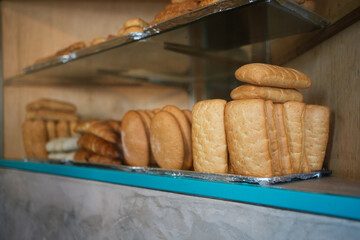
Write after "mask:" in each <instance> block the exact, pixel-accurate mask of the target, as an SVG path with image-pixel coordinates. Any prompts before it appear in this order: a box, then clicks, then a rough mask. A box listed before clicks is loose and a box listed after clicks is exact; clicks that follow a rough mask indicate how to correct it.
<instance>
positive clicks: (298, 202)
mask: <svg viewBox="0 0 360 240" xmlns="http://www.w3.org/2000/svg"><path fill="white" fill-rule="evenodd" d="M0 167H5V168H14V169H20V170H26V171H33V172H39V173H46V174H54V175H60V176H67V177H74V178H81V179H88V180H94V181H101V182H108V183H116V184H122V185H128V186H134V187H142V188H149V189H155V190H162V191H169V192H175V193H183V194H191V195H196V196H203V197H211V198H218V199H224V200H231V201H239V202H245V203H251V204H259V205H264V206H271V207H277V208H284V209H289V210H295V211H302V212H309V213H316V214H321V215H328V216H334V217H341V218H347V219H352V220H358V221H360V198H358V197H348V196H340V195H330V194H319V193H310V192H300V191H292V190H287V189H278V188H271V187H264V186H259V185H250V184H228V183H219V182H207V181H201V180H194V179H185V178H174V177H170V176H157V175H149V174H139V173H128V172H122V171H118V170H108V169H100V168H91V167H81V166H71V165H57V164H48V163H34V162H21V161H12V160H3V159H1V160H0Z"/></svg>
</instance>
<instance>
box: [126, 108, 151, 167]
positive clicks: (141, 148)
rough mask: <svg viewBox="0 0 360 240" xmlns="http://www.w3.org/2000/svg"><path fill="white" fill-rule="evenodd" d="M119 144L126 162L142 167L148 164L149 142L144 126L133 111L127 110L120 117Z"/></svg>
mask: <svg viewBox="0 0 360 240" xmlns="http://www.w3.org/2000/svg"><path fill="white" fill-rule="evenodd" d="M121 144H122V149H123V152H124V157H125V163H126V164H128V165H130V166H143V167H145V166H148V165H149V159H150V157H149V156H150V153H149V142H148V139H147V136H146V130H145V126H144V124H143V122H142V120H141V118H140V116H139V114H138V113H136V112H135V111H129V112H127V113H126V114H125V116H124V117H123V119H122V122H121Z"/></svg>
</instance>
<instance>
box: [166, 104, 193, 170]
mask: <svg viewBox="0 0 360 240" xmlns="http://www.w3.org/2000/svg"><path fill="white" fill-rule="evenodd" d="M162 111H166V112H169V113H171V114H172V115H173V116H174V117H175V119H176V120H177V121H178V122H179V125H180V129H181V132H182V134H183V137H184V141H185V159H184V165H183V167H182V169H185V170H188V169H190V168H191V167H192V147H191V126H190V124H189V122H188V120H187V119H186V117H185V114H184V113H183V112H182V111H181V110H180V109H179V108H177V107H176V106H172V105H168V106H165V107H164V108H163V109H162Z"/></svg>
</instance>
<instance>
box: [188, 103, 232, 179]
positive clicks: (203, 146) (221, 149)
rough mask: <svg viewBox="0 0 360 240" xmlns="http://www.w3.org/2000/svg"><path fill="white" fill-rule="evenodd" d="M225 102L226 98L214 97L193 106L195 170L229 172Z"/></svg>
mask: <svg viewBox="0 0 360 240" xmlns="http://www.w3.org/2000/svg"><path fill="white" fill-rule="evenodd" d="M225 104H226V101H225V100H220V99H213V100H206V101H201V102H198V103H196V104H195V106H194V108H193V111H192V113H193V120H194V122H193V125H192V144H193V158H194V159H193V161H194V169H195V171H198V172H208V173H227V172H228V156H227V145H226V136H225V125H224V109H225Z"/></svg>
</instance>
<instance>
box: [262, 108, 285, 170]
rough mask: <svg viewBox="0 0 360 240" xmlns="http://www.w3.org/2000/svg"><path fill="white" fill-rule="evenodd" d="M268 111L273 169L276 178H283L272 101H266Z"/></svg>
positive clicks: (267, 124)
mask: <svg viewBox="0 0 360 240" xmlns="http://www.w3.org/2000/svg"><path fill="white" fill-rule="evenodd" d="M265 111H266V126H267V133H268V136H269V143H270V156H271V160H272V167H273V172H274V175H275V176H281V175H282V171H281V164H280V157H279V143H278V136H277V131H276V124H275V117H274V104H273V103H272V101H265Z"/></svg>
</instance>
